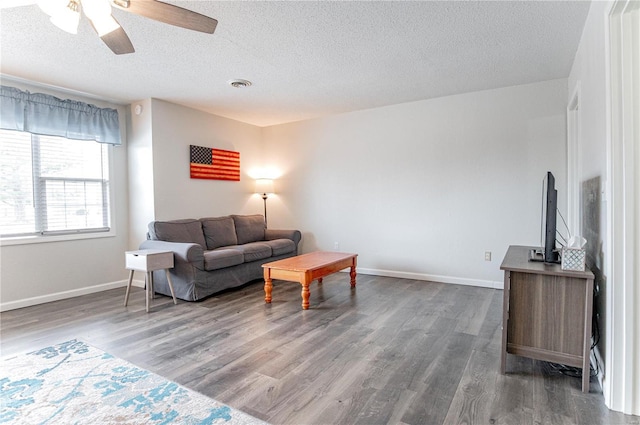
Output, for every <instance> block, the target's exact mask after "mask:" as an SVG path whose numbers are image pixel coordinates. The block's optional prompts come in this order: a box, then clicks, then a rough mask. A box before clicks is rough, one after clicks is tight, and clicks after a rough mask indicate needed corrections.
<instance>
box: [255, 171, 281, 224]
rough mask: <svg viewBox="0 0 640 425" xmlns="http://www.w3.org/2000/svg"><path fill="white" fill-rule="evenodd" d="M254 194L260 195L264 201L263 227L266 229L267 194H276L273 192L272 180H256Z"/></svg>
mask: <svg viewBox="0 0 640 425" xmlns="http://www.w3.org/2000/svg"><path fill="white" fill-rule="evenodd" d="M256 193H259V194H261V195H262V200H263V201H264V227H267V198H268V197H269V194H273V193H276V192H275V191H274V190H273V180H271V179H257V180H256Z"/></svg>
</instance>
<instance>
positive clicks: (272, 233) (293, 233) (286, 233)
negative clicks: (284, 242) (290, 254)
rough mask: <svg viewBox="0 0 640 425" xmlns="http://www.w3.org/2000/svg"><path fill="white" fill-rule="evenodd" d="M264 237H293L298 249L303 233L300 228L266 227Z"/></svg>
mask: <svg viewBox="0 0 640 425" xmlns="http://www.w3.org/2000/svg"><path fill="white" fill-rule="evenodd" d="M264 239H265V240H267V241H272V240H274V239H291V240H292V241H293V242H294V243H295V244H296V249H297V248H298V244H299V243H300V239H302V233H300V231H299V230H278V229H265V230H264Z"/></svg>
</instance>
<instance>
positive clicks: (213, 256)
mask: <svg viewBox="0 0 640 425" xmlns="http://www.w3.org/2000/svg"><path fill="white" fill-rule="evenodd" d="M242 263H244V254H243V253H242V252H241V251H238V250H236V249H217V250H215V251H205V253H204V269H205V270H209V271H210V270H218V269H224V268H225V267H231V266H235V265H238V264H242Z"/></svg>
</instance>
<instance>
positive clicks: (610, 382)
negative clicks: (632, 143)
mask: <svg viewBox="0 0 640 425" xmlns="http://www.w3.org/2000/svg"><path fill="white" fill-rule="evenodd" d="M613 3H614V2H610V1H603V2H592V3H591V7H590V10H589V15H588V17H587V20H586V22H585V27H584V30H583V34H582V38H581V40H580V45H579V47H578V50H577V53H576V57H575V60H574V63H573V66H572V69H571V73H570V75H569V90H570V92H571V91H572V90H573V88H574V87H576V86H578V85H579V86H580V128H579V130H578V134H579V135H580V139H579V144H578V157H579V158H581V162H580V167H579V169H581V170H582V172H581V173H580V175H578V176H577V179H578V182H577V183H581V182H584V181H586V180H589V179H591V178H594V177H600V178H601V181H602V191H601V195H600V196H601V202H600V205H599V215H600V229H599V230H600V232H599V235H598V240H597V241H595V243H596V245H597V246H598V247H600V248H599V249H598V251H599V252H600V255H599V256H596V258H594V259H592V264H590V266H591V267H592V268H593V269H594V272H595V274H596V287H597V288H598V290H597V291H596V299H595V312H596V313H597V314H598V323H599V326H598V328H599V330H600V343H599V344H598V347H597V355H598V357H599V358H600V360H601V366H602V367H603V369H601V370H600V371H599V372H600V379H601V382H602V387H603V393H604V399H605V404H606V405H607V406H608V407H609V408H611V409H614V410H619V411H623V412H625V413H630V414H636V415H637V414H640V398H638V394H640V369H639V365H640V352H639V350H638V349H637V346H638V345H640V339H639V338H638V335H637V332H634V331H633V329H634V326H635V329H637V328H638V326H639V325H638V324H637V322H636V323H635V324H633V323H632V322H633V320H634V314H636V316H635V317H636V318H637V317H638V316H637V313H636V312H637V309H638V299H640V296H638V289H637V288H638V282H637V281H636V282H635V289H634V288H633V283H630V282H625V281H624V279H615V278H614V277H613V276H614V273H613V271H614V270H613V269H614V267H613V266H612V264H610V259H611V258H612V257H611V249H612V247H611V246H610V244H609V242H612V241H613V243H614V244H615V243H616V241H615V240H614V239H612V238H614V237H621V236H622V235H616V234H615V232H612V234H608V233H609V230H610V229H611V223H612V214H611V212H612V211H615V210H616V209H617V208H618V207H619V206H621V205H612V204H613V198H612V196H611V195H612V193H613V191H616V192H618V193H622V192H623V191H624V190H623V189H624V188H623V185H624V183H622V181H621V180H620V181H611V180H612V179H611V175H613V174H615V173H618V172H619V171H621V170H615V173H614V170H612V169H611V168H610V167H611V166H612V165H611V164H613V161H612V139H611V107H610V106H611V105H610V96H611V88H610V81H611V78H610V77H611V76H610V69H609V53H610V46H609V43H610V40H609V39H610V37H609V25H608V20H609V12H610V10H611V8H612V5H613ZM636 9H637V6H636ZM635 13H636V14H635V17H634V18H633V19H635V20H636V21H635V22H636V28H637V26H638V25H637V19H638V12H637V11H636V12H635ZM629 19H631V18H629ZM636 31H637V30H636ZM636 36H637V32H636ZM635 55H636V58H637V55H638V54H637V51H636V52H635ZM636 60H637V59H636ZM636 63H637V62H636ZM630 69H631V68H630V67H629V70H630ZM636 89H637V87H636ZM636 108H637V105H636ZM636 148H637V146H636ZM629 172H632V171H628V170H627V173H629ZM627 190H629V189H627ZM636 214H637V209H636ZM636 220H637V218H636ZM626 236H627V237H629V236H630V235H626ZM629 257H630V256H629ZM617 261H625V260H624V259H622V258H617ZM626 261H630V262H631V264H632V265H633V264H634V263H635V262H637V258H627V259H626ZM629 267H631V266H629ZM629 290H630V291H629ZM634 290H635V299H634V298H633V295H632V294H633V293H634ZM627 291H628V293H627ZM627 295H631V296H630V297H627ZM635 320H637V319H635ZM634 344H635V347H636V348H633V347H634Z"/></svg>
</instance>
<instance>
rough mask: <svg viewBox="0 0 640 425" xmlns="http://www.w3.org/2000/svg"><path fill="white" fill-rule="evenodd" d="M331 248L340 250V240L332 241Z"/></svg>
mask: <svg viewBox="0 0 640 425" xmlns="http://www.w3.org/2000/svg"><path fill="white" fill-rule="evenodd" d="M333 250H334V251H340V242H334V243H333Z"/></svg>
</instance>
